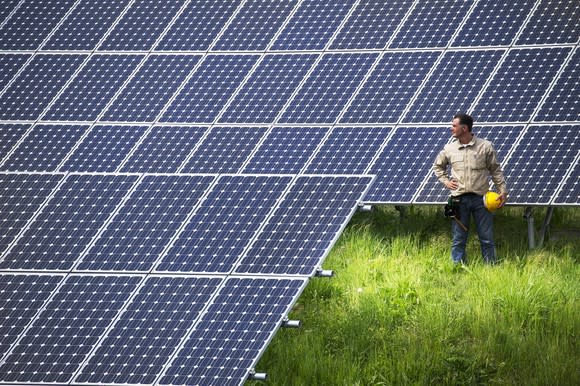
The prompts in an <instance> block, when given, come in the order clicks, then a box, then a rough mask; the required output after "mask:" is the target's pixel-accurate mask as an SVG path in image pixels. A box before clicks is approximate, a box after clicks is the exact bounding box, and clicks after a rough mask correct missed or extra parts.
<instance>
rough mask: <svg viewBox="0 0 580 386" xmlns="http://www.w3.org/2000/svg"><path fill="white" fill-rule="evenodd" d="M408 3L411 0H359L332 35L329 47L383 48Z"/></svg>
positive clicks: (408, 7) (401, 17) (409, 3)
mask: <svg viewBox="0 0 580 386" xmlns="http://www.w3.org/2000/svg"><path fill="white" fill-rule="evenodd" d="M412 4H413V1H412V0H391V1H384V0H379V1H361V2H360V3H359V4H358V5H357V7H356V8H355V9H354V11H353V13H352V14H351V15H350V17H349V18H348V20H347V22H346V24H345V25H344V26H343V27H342V29H341V30H340V32H339V33H338V35H337V36H336V38H335V39H334V41H333V43H332V45H331V48H332V49H357V48H358V49H373V48H374V49H382V48H385V46H386V45H387V43H388V42H389V39H391V37H392V35H393V34H394V33H395V31H396V29H397V26H398V25H399V24H400V23H401V22H402V20H403V17H404V16H405V13H406V12H407V11H408V10H409V9H410V8H411V6H412Z"/></svg>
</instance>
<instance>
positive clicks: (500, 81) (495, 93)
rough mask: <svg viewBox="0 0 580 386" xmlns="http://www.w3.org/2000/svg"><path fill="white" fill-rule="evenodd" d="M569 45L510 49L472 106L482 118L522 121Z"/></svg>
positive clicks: (540, 94)
mask: <svg viewBox="0 0 580 386" xmlns="http://www.w3.org/2000/svg"><path fill="white" fill-rule="evenodd" d="M569 53H570V48H566V47H559V48H535V49H514V50H511V51H510V52H509V53H508V55H507V57H506V59H505V61H504V62H503V63H502V64H501V66H500V68H499V69H498V71H497V73H496V74H495V75H494V77H493V79H492V80H491V82H490V83H489V85H488V86H487V88H486V89H485V90H484V91H483V94H482V96H481V97H480V99H479V102H477V103H476V105H475V106H474V107H473V112H474V114H475V115H476V116H477V117H478V120H479V121H480V122H521V121H524V122H525V121H528V120H529V119H530V118H531V115H532V113H533V112H534V109H535V108H536V106H537V105H538V103H539V102H540V100H541V98H542V96H543V95H544V93H545V92H546V91H547V89H548V86H549V85H550V82H551V81H552V79H553V78H554V76H555V75H556V73H557V72H558V70H559V69H560V67H561V65H562V63H563V62H564V61H565V59H566V57H567V55H568V54H569Z"/></svg>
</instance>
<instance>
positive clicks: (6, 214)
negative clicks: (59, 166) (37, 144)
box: [0, 173, 63, 264]
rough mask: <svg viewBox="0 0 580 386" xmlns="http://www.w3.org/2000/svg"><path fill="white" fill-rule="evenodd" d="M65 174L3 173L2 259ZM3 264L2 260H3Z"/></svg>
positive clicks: (0, 196)
mask: <svg viewBox="0 0 580 386" xmlns="http://www.w3.org/2000/svg"><path fill="white" fill-rule="evenodd" d="M62 177H63V176H62V175H50V174H11V173H8V174H7V173H0V260H1V258H2V255H3V254H4V252H5V251H6V249H7V248H8V246H9V245H10V243H11V242H12V241H14V239H15V238H16V236H18V233H19V232H20V231H21V230H22V229H23V228H24V227H25V226H26V223H27V222H28V221H29V220H30V219H32V217H33V216H34V214H35V213H36V211H37V210H38V209H39V208H40V206H41V205H42V203H43V202H44V201H45V200H46V199H47V198H48V197H49V195H50V194H51V192H52V190H53V189H54V188H55V187H56V186H57V184H58V183H59V181H60V180H61V179H62ZM0 264H1V261H0Z"/></svg>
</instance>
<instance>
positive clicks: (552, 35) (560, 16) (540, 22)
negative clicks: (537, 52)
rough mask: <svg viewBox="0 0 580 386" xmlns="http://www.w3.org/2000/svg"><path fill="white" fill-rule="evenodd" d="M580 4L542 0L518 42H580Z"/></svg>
mask: <svg viewBox="0 0 580 386" xmlns="http://www.w3.org/2000/svg"><path fill="white" fill-rule="evenodd" d="M579 37H580V4H578V2H576V1H568V0H542V1H541V2H540V3H539V5H538V7H537V9H536V10H535V12H534V13H533V15H532V17H531V19H530V21H529V22H528V23H527V24H526V27H525V29H524V31H523V33H522V34H521V36H520V37H519V39H518V40H517V42H516V43H517V44H548V43H552V44H553V43H578V38H579Z"/></svg>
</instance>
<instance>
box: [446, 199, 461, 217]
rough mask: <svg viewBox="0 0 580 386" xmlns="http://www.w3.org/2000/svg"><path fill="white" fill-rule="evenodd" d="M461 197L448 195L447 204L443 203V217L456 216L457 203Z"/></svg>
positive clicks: (457, 214)
mask: <svg viewBox="0 0 580 386" xmlns="http://www.w3.org/2000/svg"><path fill="white" fill-rule="evenodd" d="M460 202H461V198H459V197H453V196H449V198H448V199H447V204H445V217H458V216H459V213H458V210H459V203H460Z"/></svg>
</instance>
